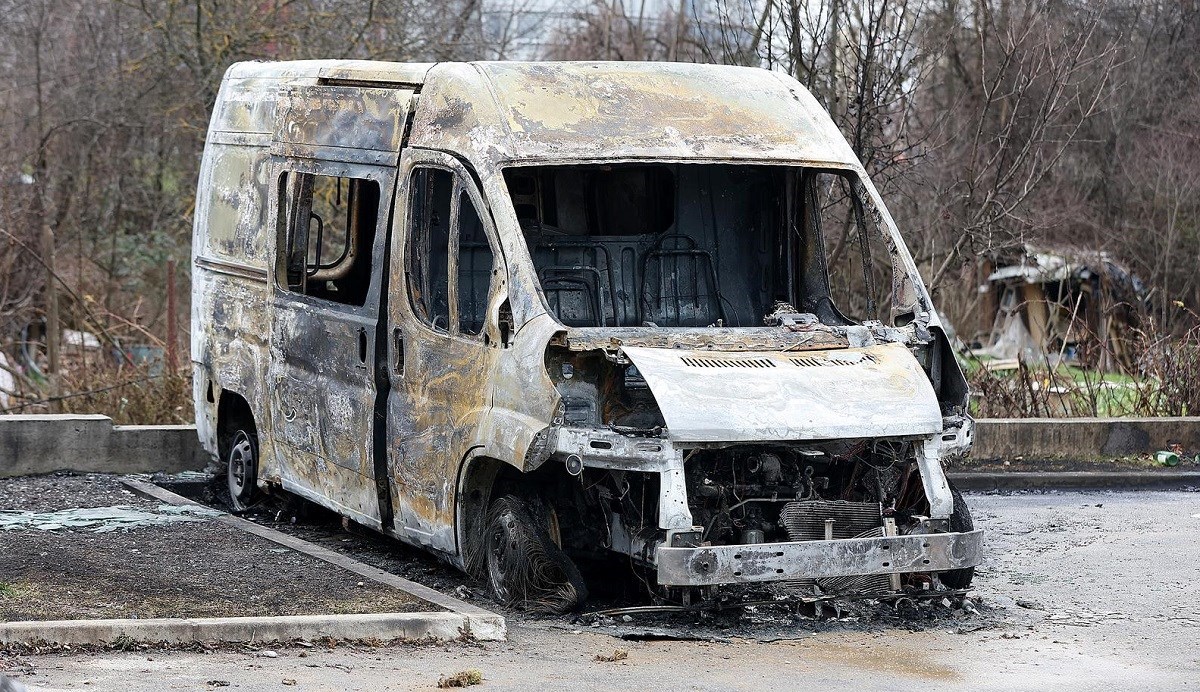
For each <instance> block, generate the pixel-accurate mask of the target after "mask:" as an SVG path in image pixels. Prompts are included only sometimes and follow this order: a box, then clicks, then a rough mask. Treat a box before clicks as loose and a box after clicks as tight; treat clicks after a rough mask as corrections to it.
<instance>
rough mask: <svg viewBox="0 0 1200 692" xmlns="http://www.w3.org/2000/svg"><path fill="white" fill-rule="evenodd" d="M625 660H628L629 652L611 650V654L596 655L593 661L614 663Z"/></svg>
mask: <svg viewBox="0 0 1200 692" xmlns="http://www.w3.org/2000/svg"><path fill="white" fill-rule="evenodd" d="M627 658H629V652H628V651H626V650H625V649H613V652H612V653H611V654H596V658H595V659H593V660H594V661H596V663H616V662H617V661H624V660H625V659H627Z"/></svg>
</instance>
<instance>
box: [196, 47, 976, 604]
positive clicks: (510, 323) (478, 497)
mask: <svg viewBox="0 0 1200 692" xmlns="http://www.w3.org/2000/svg"><path fill="white" fill-rule="evenodd" d="M193 252H194V256H193V261H194V267H193V286H194V289H193V290H194V296H193V302H192V305H193V308H192V309H193V313H192V357H193V361H194V367H195V402H196V418H197V421H196V422H197V429H198V431H199V436H200V440H201V441H202V443H203V445H204V447H205V448H206V449H207V450H208V451H209V452H211V453H212V454H214V455H217V457H218V458H219V459H220V461H221V464H222V465H223V467H224V468H225V469H226V471H227V476H228V488H229V493H230V496H231V501H232V503H233V505H234V506H235V507H236V508H245V507H247V506H249V505H252V504H253V503H255V502H256V501H257V498H258V497H259V496H260V495H261V494H264V493H269V492H286V493H292V494H295V495H298V496H300V497H303V498H306V499H308V500H310V501H312V502H315V503H318V504H320V505H324V506H325V507H328V508H330V509H332V510H334V511H336V512H339V513H341V514H342V515H344V516H346V517H348V518H349V519H351V520H353V521H354V522H357V523H358V524H361V525H364V526H367V527H370V528H372V529H375V530H377V531H380V532H383V533H386V534H389V535H391V536H394V537H396V538H398V539H400V540H402V541H404V542H406V543H410V544H413V545H417V546H422V547H425V548H427V549H428V550H430V551H433V552H435V553H437V554H438V555H440V556H442V557H443V558H444V559H445V560H447V561H449V562H451V563H453V564H454V565H456V566H458V567H460V568H462V569H465V570H469V571H471V572H472V573H474V574H476V575H477V576H478V577H479V578H480V579H482V580H485V581H486V582H487V583H489V584H490V586H491V588H492V590H493V591H494V593H495V595H496V597H497V598H499V599H501V600H504V601H507V602H511V603H515V604H518V605H523V606H528V607H536V608H542V609H548V610H564V609H568V608H571V607H573V606H575V605H577V604H578V603H579V602H581V601H582V600H583V599H584V598H585V597H586V589H587V587H586V583H587V579H588V577H589V575H590V574H591V570H592V569H593V566H594V565H601V564H604V562H605V561H606V560H608V561H610V562H611V561H613V558H614V557H615V558H616V560H615V561H616V562H620V563H622V564H624V565H626V566H632V567H633V569H635V570H638V571H639V572H640V574H641V576H642V578H643V579H644V580H645V581H646V582H647V583H648V584H650V585H651V586H653V587H654V588H655V589H657V590H658V591H659V593H660V594H661V595H663V596H665V597H667V598H675V599H690V598H693V597H695V595H696V594H700V595H704V594H711V593H712V592H713V591H714V590H715V589H714V588H713V587H719V586H721V585H728V584H739V583H752V582H772V583H775V585H777V586H779V587H780V588H784V587H786V588H788V589H793V590H798V591H800V592H807V593H817V594H841V593H858V594H862V593H876V594H886V593H895V592H900V591H906V592H914V591H915V592H931V591H939V590H945V589H961V588H965V587H966V586H967V585H968V584H969V582H970V580H971V577H972V573H973V567H974V566H975V565H976V564H977V563H978V562H979V559H980V557H979V554H980V550H979V549H980V540H981V532H980V531H978V530H974V529H973V527H972V524H971V519H970V514H969V513H968V510H967V508H966V506H965V505H964V504H963V501H962V498H961V497H960V496H959V494H958V493H957V492H956V491H955V490H954V489H953V488H952V487H951V486H950V485H949V483H948V482H947V479H946V476H945V474H944V472H943V464H944V463H945V462H946V461H947V460H951V459H954V458H956V457H959V456H961V455H963V454H965V453H966V452H967V451H968V450H969V448H970V446H971V440H972V433H973V423H972V421H971V419H970V417H969V416H968V415H967V412H966V404H967V391H966V383H965V380H964V378H963V375H962V373H961V371H960V370H959V368H958V366H957V364H956V362H955V359H954V357H953V355H952V353H951V352H950V349H949V344H948V343H947V340H946V337H945V334H944V332H943V329H942V326H941V324H940V323H939V320H938V316H937V313H936V312H935V311H934V309H933V306H932V305H931V303H930V299H929V295H928V293H927V292H926V290H925V288H924V286H923V284H922V282H921V279H920V276H919V275H918V273H917V270H916V267H915V265H914V262H913V260H912V258H911V256H910V255H909V253H908V251H907V250H906V249H905V247H904V244H903V241H902V240H901V236H900V234H899V233H898V231H897V229H896V227H895V224H894V223H893V221H892V218H891V217H890V216H889V215H888V212H887V210H886V208H885V207H884V205H883V202H882V200H881V199H880V197H879V194H878V192H877V191H876V189H875V188H874V186H873V185H872V184H871V181H870V180H869V179H868V178H867V176H866V174H865V171H864V170H863V167H862V166H861V165H860V164H859V162H858V160H857V159H856V158H855V156H854V154H853V152H852V151H851V149H850V147H849V146H848V145H847V144H846V141H845V140H844V138H843V137H842V136H841V134H840V133H839V132H838V130H837V128H836V127H835V126H834V124H833V122H832V121H831V120H830V118H829V116H828V115H827V114H826V113H825V112H824V110H823V109H822V108H821V107H820V105H819V104H818V103H817V102H816V101H815V100H814V99H813V97H812V96H811V95H810V94H809V93H808V92H807V91H806V90H805V89H804V87H802V86H801V85H800V84H799V83H797V82H796V81H795V80H793V79H791V78H789V77H787V76H784V75H781V74H778V73H774V72H769V71H766V70H760V69H751V68H741V67H723V66H711V65H684V64H662V63H469V64H467V63H438V64H431V65H425V64H397V63H381V62H358V61H313V62H280V63H241V64H237V65H234V66H233V67H231V68H230V69H229V71H228V72H227V73H226V75H225V78H224V81H223V82H222V84H221V88H220V94H219V96H218V99H217V103H216V105H215V108H214V111H213V116H212V123H211V127H210V129H209V133H208V139H207V143H206V146H205V150H204V159H203V165H202V167H201V174H200V181H199V189H198V195H197V203H196V222H195V242H194V251H193Z"/></svg>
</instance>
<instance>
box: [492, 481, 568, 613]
mask: <svg viewBox="0 0 1200 692" xmlns="http://www.w3.org/2000/svg"><path fill="white" fill-rule="evenodd" d="M542 514H543V513H541V512H537V511H536V509H535V507H534V506H533V505H532V504H531V503H530V502H528V501H526V500H524V499H522V498H520V497H517V496H516V495H504V496H502V497H499V498H497V499H496V500H495V501H494V502H492V506H491V509H490V511H489V512H488V521H487V525H486V526H485V528H484V540H483V549H484V559H485V562H486V570H487V579H488V584H489V586H491V589H492V594H493V595H494V596H495V597H496V599H497V600H498V601H500V602H502V603H504V604H506V605H509V606H513V607H515V608H518V609H520V610H529V611H533V612H541V613H552V614H561V613H566V612H569V611H571V610H573V609H574V608H576V607H577V606H579V605H580V604H582V603H583V602H584V601H585V600H587V586H585V585H584V582H583V578H582V577H581V576H580V574H579V570H578V569H577V568H576V567H575V563H574V562H572V561H571V558H569V557H567V555H566V554H565V553H563V551H562V548H560V547H559V546H558V545H555V543H554V541H553V540H552V539H551V538H550V533H549V530H548V527H547V526H546V523H547V522H543V521H538V519H537V517H539V516H541V515H542Z"/></svg>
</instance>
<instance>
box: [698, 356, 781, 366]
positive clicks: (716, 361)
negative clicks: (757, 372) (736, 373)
mask: <svg viewBox="0 0 1200 692" xmlns="http://www.w3.org/2000/svg"><path fill="white" fill-rule="evenodd" d="M681 360H682V361H683V364H684V365H687V366H689V367H693V368H773V367H775V363H774V361H772V360H770V359H769V358H694V357H684V358H682V359H681Z"/></svg>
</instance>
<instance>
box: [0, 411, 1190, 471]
mask: <svg viewBox="0 0 1200 692" xmlns="http://www.w3.org/2000/svg"><path fill="white" fill-rule="evenodd" d="M1175 443H1178V444H1181V445H1183V448H1184V449H1185V450H1186V451H1191V452H1195V451H1197V450H1200V417H1195V418H1071V419H1053V418H1035V419H1024V420H1022V419H1008V418H992V419H982V420H979V421H978V427H977V428H976V432H975V449H974V451H973V452H972V454H971V456H972V457H974V458H975V459H981V460H987V459H1013V458H1015V457H1023V458H1025V459H1027V460H1031V461H1036V460H1040V459H1080V460H1088V459H1105V458H1113V457H1124V456H1134V455H1138V454H1153V453H1154V452H1156V451H1158V450H1160V449H1167V448H1169V447H1170V446H1171V445H1172V444H1175ZM208 464H209V457H208V455H207V454H206V453H205V452H204V450H203V449H201V448H200V444H199V441H198V440H197V439H196V428H195V427H194V426H191V425H113V423H112V419H110V418H108V417H107V416H99V415H61V416H55V415H45V416H43V415H16V416H3V415H0V478H8V477H11V476H25V475H34V474H39V473H52V472H54V471H77V472H81V473H87V472H95V473H153V472H155V471H166V472H168V473H177V472H179V471H200V470H203V469H204V468H205V467H206V466H208Z"/></svg>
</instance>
